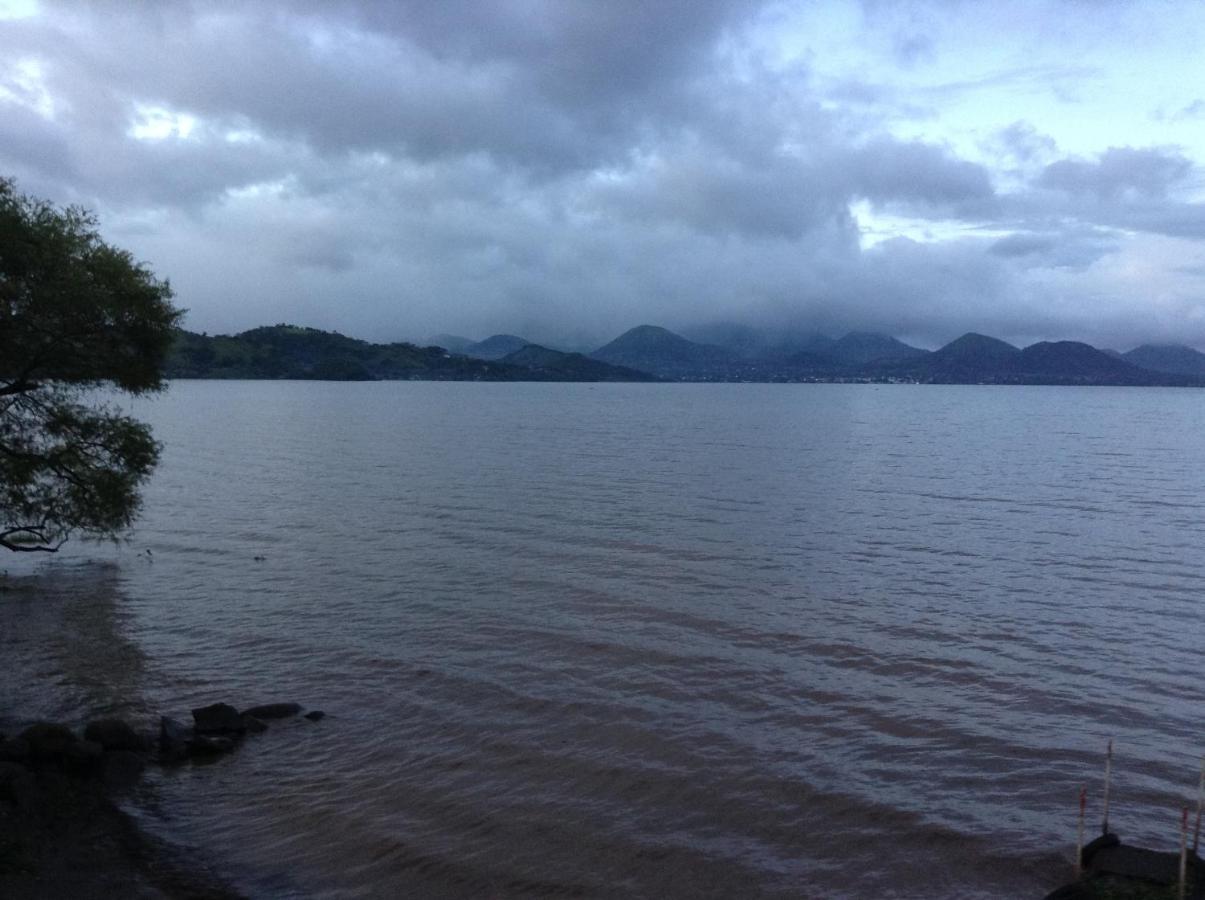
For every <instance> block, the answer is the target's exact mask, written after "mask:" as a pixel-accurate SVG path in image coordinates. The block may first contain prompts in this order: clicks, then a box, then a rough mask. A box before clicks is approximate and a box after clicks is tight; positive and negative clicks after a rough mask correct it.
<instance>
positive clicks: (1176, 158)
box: [1038, 147, 1192, 199]
mask: <svg viewBox="0 0 1205 900" xmlns="http://www.w3.org/2000/svg"><path fill="white" fill-rule="evenodd" d="M1191 169H1192V162H1191V160H1189V159H1188V158H1186V157H1184V156H1182V155H1181V154H1179V153H1176V152H1173V151H1166V150H1159V149H1155V148H1148V149H1135V148H1133V147H1110V148H1109V149H1108V150H1106V151H1105V152H1104V153H1103V154H1101V156H1100V158H1099V159H1098V160H1096V161H1095V162H1088V161H1085V160H1078V159H1063V160H1059V161H1058V162H1055V163H1051V164H1050V165H1049V166H1047V167H1046V169H1045V170H1044V171H1043V172H1042V175H1041V177H1040V178H1039V179H1038V185H1039V186H1040V187H1045V188H1052V189H1055V190H1061V191H1066V192H1068V193H1071V194H1092V195H1095V196H1097V197H1099V198H1102V199H1113V198H1116V197H1119V196H1128V195H1133V196H1137V197H1144V198H1159V197H1164V196H1166V195H1167V192H1168V190H1169V189H1170V188H1171V187H1172V186H1173V185H1174V184H1176V183H1177V182H1180V181H1183V180H1184V178H1185V177H1186V176H1187V175H1188V173H1189V172H1190V171H1191Z"/></svg>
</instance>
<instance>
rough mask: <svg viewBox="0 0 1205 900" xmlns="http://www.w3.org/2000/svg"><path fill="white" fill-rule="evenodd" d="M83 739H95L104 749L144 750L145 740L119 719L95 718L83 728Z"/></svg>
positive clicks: (145, 746) (145, 747) (136, 751)
mask: <svg viewBox="0 0 1205 900" xmlns="http://www.w3.org/2000/svg"><path fill="white" fill-rule="evenodd" d="M84 740H88V741H96V743H98V744H100V745H101V746H102V747H104V748H105V749H106V750H132V751H134V752H135V753H139V752H145V751H146V749H147V740H146V738H144V737H143V736H142V735H140V734H139V733H138V732H136V731H135V730H134V729H133V728H131V727H130V726H129V724H127V723H126V722H125V721H123V720H121V719H97V720H96V721H94V722H89V723H88V725H87V727H86V728H85V729H84Z"/></svg>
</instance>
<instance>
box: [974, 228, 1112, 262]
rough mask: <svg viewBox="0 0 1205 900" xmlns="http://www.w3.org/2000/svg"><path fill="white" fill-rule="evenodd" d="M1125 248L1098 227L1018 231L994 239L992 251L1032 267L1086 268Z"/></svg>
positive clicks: (990, 248) (989, 249) (1110, 234)
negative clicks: (1036, 231)
mask: <svg viewBox="0 0 1205 900" xmlns="http://www.w3.org/2000/svg"><path fill="white" fill-rule="evenodd" d="M1120 249H1121V245H1120V242H1119V240H1118V238H1117V236H1116V235H1114V234H1112V233H1109V232H1106V231H1102V230H1100V229H1095V228H1068V229H1063V230H1062V231H1052V232H1042V233H1025V232H1016V233H1014V234H1010V235H1008V236H1006V237H1003V238H1000V239H999V240H997V241H996V242H994V243H993V244H992V245H991V246H990V247H989V248H988V252H989V253H992V254H994V255H996V256H1000V257H1004V258H1005V259H1011V260H1014V261H1016V262H1017V263H1018V264H1020V265H1023V266H1025V267H1028V268H1034V267H1042V268H1048V269H1070V270H1082V269H1086V268H1088V267H1089V266H1091V265H1092V264H1093V263H1095V262H1096V261H1097V260H1099V259H1101V258H1102V257H1105V256H1108V255H1109V254H1111V253H1116V252H1117V251H1118V250H1120Z"/></svg>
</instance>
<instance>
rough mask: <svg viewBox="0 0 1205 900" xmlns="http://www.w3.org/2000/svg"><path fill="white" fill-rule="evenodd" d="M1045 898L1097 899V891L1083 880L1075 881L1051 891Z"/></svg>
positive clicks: (1058, 899)
mask: <svg viewBox="0 0 1205 900" xmlns="http://www.w3.org/2000/svg"><path fill="white" fill-rule="evenodd" d="M1043 900H1096V891H1095V890H1093V889H1092V888H1091V887H1090V886H1089V885H1088V884H1087V883H1085V882H1083V881H1075V882H1072V883H1071V884H1065V885H1063V886H1062V887H1061V888H1059V889H1058V890H1055V891H1051V892H1050V893H1049V894H1047V895H1046V896H1045V897H1044V898H1043Z"/></svg>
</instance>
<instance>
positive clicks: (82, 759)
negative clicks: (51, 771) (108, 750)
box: [63, 741, 105, 773]
mask: <svg viewBox="0 0 1205 900" xmlns="http://www.w3.org/2000/svg"><path fill="white" fill-rule="evenodd" d="M104 755H105V748H104V747H102V746H101V745H100V744H98V743H96V741H76V742H75V743H74V744H71V745H70V746H69V747H68V748H67V750H66V751H65V752H64V753H63V763H64V764H65V765H66V766H67V767H68V768H69V769H71V770H72V771H73V772H77V773H85V772H93V771H95V770H96V769H97V768H98V767H99V766H100V761H101V758H102V757H103V756H104Z"/></svg>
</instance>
